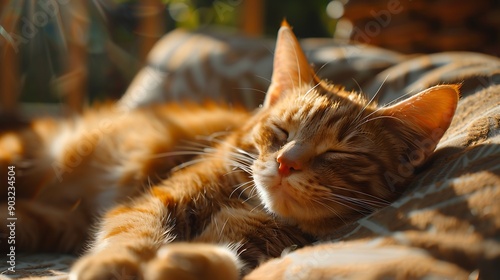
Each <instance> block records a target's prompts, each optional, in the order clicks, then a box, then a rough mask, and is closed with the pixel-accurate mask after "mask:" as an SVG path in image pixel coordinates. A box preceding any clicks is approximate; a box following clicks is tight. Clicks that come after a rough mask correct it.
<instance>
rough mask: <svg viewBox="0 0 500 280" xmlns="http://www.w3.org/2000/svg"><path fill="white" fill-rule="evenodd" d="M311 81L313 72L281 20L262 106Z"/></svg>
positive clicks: (266, 105) (289, 28) (290, 30)
mask: <svg viewBox="0 0 500 280" xmlns="http://www.w3.org/2000/svg"><path fill="white" fill-rule="evenodd" d="M313 81H314V72H313V70H312V68H311V66H309V62H308V61H307V59H306V56H305V54H304V52H303V51H302V48H301V47H300V44H299V41H298V40H297V38H296V37H295V35H294V34H293V31H292V28H291V27H290V25H289V24H288V22H286V20H283V22H282V23H281V28H280V30H279V31H278V39H277V40H276V48H275V52H274V63H273V76H272V79H271V85H270V86H269V89H268V91H267V94H266V100H265V102H264V106H265V107H268V106H271V105H273V104H274V103H276V101H278V100H279V99H280V98H281V97H282V96H283V95H284V94H286V93H287V92H290V91H292V90H293V89H295V88H298V87H300V86H301V85H304V84H310V83H312V82H313Z"/></svg>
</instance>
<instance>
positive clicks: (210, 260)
mask: <svg viewBox="0 0 500 280" xmlns="http://www.w3.org/2000/svg"><path fill="white" fill-rule="evenodd" d="M239 271H240V265H239V262H238V259H237V257H236V254H235V253H234V252H233V251H231V250H229V249H227V248H224V247H220V246H216V245H210V244H193V243H173V244H167V245H165V246H163V247H162V248H161V249H160V250H159V251H158V252H157V255H156V257H155V258H154V259H153V260H152V261H150V262H149V263H148V264H147V265H146V267H144V271H143V273H144V279H147V280H159V279H164V280H173V279H175V280H216V279H227V280H233V279H234V280H237V279H239Z"/></svg>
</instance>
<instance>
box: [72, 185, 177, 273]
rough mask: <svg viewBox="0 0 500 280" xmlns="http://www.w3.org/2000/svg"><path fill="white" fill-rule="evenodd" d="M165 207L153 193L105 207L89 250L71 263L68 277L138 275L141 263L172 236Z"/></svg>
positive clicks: (151, 256) (150, 257) (149, 257)
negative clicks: (167, 225) (105, 212)
mask: <svg viewBox="0 0 500 280" xmlns="http://www.w3.org/2000/svg"><path fill="white" fill-rule="evenodd" d="M166 210H167V207H166V206H165V204H164V203H162V201H161V200H160V199H158V198H156V197H154V196H153V195H144V196H143V197H141V198H139V199H138V200H137V201H135V202H134V203H132V204H130V205H120V206H117V207H115V208H114V209H112V210H111V211H109V212H108V213H107V214H106V215H105V216H104V217H103V218H102V221H101V223H100V226H99V232H98V233H97V237H96V239H95V241H94V244H93V246H92V248H91V249H90V251H89V252H88V253H87V254H86V255H85V256H83V257H82V258H81V259H80V260H78V261H77V262H76V264H75V265H74V266H73V268H72V270H71V273H70V279H79V280H85V279H89V280H90V279H92V280H99V279H141V278H142V265H144V264H145V263H146V262H147V261H149V260H150V259H152V258H153V257H154V256H155V254H156V251H157V250H158V248H159V247H160V246H161V245H162V244H163V243H164V242H167V241H168V240H171V239H172V238H173V236H172V235H171V233H170V232H169V230H168V228H165V225H166V224H168V222H169V221H168V215H167V213H166Z"/></svg>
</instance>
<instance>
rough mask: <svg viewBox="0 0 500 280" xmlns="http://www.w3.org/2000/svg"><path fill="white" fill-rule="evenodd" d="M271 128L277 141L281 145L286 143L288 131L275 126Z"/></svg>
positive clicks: (288, 135)
mask: <svg viewBox="0 0 500 280" xmlns="http://www.w3.org/2000/svg"><path fill="white" fill-rule="evenodd" d="M271 128H272V130H273V131H274V133H275V136H276V138H277V140H278V141H279V142H280V143H281V144H285V143H286V142H288V138H289V137H290V133H289V132H288V130H286V129H284V128H283V126H280V125H277V124H273V125H272V126H271Z"/></svg>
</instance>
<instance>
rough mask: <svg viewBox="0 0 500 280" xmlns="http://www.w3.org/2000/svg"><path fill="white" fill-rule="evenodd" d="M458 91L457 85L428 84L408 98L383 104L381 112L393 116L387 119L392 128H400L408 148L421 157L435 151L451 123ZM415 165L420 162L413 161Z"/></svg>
mask: <svg viewBox="0 0 500 280" xmlns="http://www.w3.org/2000/svg"><path fill="white" fill-rule="evenodd" d="M459 90H460V85H439V86H435V87H431V88H429V89H426V90H424V91H422V92H420V93H418V94H416V95H414V96H412V97H411V98H408V99H406V100H403V101H401V102H399V103H397V104H394V105H392V106H389V107H385V108H384V109H382V110H381V112H382V115H384V116H389V117H390V119H392V120H390V121H391V122H392V124H393V125H395V127H399V128H400V129H398V130H399V131H400V132H401V137H402V139H403V140H404V141H407V145H408V147H409V149H411V150H412V151H416V152H418V151H420V152H423V155H424V157H423V158H420V160H424V159H425V158H427V157H428V156H429V155H430V154H431V153H432V152H433V151H434V149H435V148H436V146H437V144H438V142H439V140H440V139H441V137H442V136H443V134H444V132H445V131H446V130H447V129H448V127H449V126H450V123H451V120H452V118H453V115H454V114H455V109H456V108H457V103H458V99H459ZM415 154H417V153H415ZM420 155H422V153H420ZM410 160H412V161H413V160H418V159H410ZM420 160H419V161H420ZM415 165H419V163H418V162H416V163H415Z"/></svg>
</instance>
